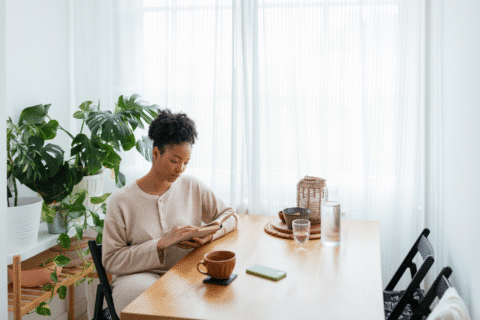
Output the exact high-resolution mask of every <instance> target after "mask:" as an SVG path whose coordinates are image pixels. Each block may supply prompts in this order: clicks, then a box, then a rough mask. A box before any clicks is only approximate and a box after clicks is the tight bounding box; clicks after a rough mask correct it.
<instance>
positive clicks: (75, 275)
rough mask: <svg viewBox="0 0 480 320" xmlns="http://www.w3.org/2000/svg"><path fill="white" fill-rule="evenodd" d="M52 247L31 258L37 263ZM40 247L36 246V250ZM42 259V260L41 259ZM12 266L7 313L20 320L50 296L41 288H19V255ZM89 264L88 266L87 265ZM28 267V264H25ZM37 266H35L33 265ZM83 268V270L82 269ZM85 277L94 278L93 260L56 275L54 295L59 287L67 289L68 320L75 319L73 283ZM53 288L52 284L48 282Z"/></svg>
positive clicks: (83, 245)
mask: <svg viewBox="0 0 480 320" xmlns="http://www.w3.org/2000/svg"><path fill="white" fill-rule="evenodd" d="M51 236H54V240H55V242H53V245H55V244H56V239H57V238H58V235H51ZM89 239H90V238H85V239H84V240H82V242H81V243H80V246H81V247H85V246H88V244H87V243H86V242H87V241H88V240H89ZM53 245H50V246H49V247H48V248H47V250H45V251H43V252H40V253H39V256H37V257H33V258H32V259H33V261H36V260H37V262H38V259H39V257H41V255H40V254H42V253H44V252H50V253H53V254H55V253H54V251H55V250H54V249H55V248H51V247H52V246H53ZM39 247H41V246H37V247H36V248H37V249H38V248H39ZM32 259H31V260H32ZM42 259H43V258H42ZM12 260H13V261H12V262H13V263H12V264H13V270H14V279H13V282H12V283H10V284H9V285H8V311H11V312H13V316H14V320H20V319H21V318H22V316H24V315H26V314H27V313H29V312H31V311H33V310H34V309H35V308H36V307H37V306H38V305H39V304H40V303H42V302H45V301H48V300H49V299H50V297H51V295H52V292H51V291H46V292H45V291H42V287H35V288H26V287H25V288H24V287H21V286H20V283H21V269H22V268H21V266H22V257H21V256H20V255H19V254H16V255H14V256H13V257H12ZM88 264H89V265H88ZM27 265H28V262H27ZM35 265H37V264H35ZM84 267H85V269H84ZM86 276H93V277H96V276H97V275H96V271H95V269H94V263H93V260H92V259H91V258H90V259H87V262H84V264H81V265H78V266H75V267H64V268H63V269H62V272H61V273H59V274H58V280H59V282H58V283H57V285H56V287H55V288H54V294H57V290H58V288H59V287H60V286H62V285H63V286H66V287H67V288H68V301H69V306H68V319H69V320H74V319H75V283H76V282H77V281H79V280H81V279H82V278H84V277H86ZM50 284H51V285H52V286H53V285H54V282H53V281H52V282H50Z"/></svg>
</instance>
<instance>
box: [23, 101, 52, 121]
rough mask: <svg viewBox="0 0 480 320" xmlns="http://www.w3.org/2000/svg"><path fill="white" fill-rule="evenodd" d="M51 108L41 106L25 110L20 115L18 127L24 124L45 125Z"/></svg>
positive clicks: (46, 105)
mask: <svg viewBox="0 0 480 320" xmlns="http://www.w3.org/2000/svg"><path fill="white" fill-rule="evenodd" d="M50 106H51V104H45V105H43V104H39V105H36V106H32V107H28V108H25V109H23V110H22V112H21V113H20V118H19V119H18V125H19V126H21V125H22V124H24V123H34V124H40V123H44V122H45V117H46V116H47V114H48V109H50Z"/></svg>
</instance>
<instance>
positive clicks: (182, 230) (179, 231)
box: [157, 226, 198, 250]
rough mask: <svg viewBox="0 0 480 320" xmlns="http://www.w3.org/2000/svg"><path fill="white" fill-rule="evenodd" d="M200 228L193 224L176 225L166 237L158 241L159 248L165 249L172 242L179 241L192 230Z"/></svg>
mask: <svg viewBox="0 0 480 320" xmlns="http://www.w3.org/2000/svg"><path fill="white" fill-rule="evenodd" d="M197 229H198V228H197V227H193V226H186V227H176V228H174V229H173V230H172V231H171V232H170V233H169V234H168V235H167V236H166V237H164V238H161V239H159V240H158V242H157V249H158V250H161V249H165V248H166V247H167V246H168V245H170V244H171V243H174V242H177V241H178V240H181V239H183V238H185V237H188V236H189V235H190V234H192V232H194V231H196V230H197Z"/></svg>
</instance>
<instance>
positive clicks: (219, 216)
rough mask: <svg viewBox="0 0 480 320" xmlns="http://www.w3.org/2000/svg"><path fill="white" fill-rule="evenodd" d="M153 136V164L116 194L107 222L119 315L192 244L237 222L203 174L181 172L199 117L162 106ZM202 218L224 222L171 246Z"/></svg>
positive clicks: (106, 259)
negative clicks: (195, 119) (203, 234)
mask: <svg viewBox="0 0 480 320" xmlns="http://www.w3.org/2000/svg"><path fill="white" fill-rule="evenodd" d="M148 136H149V138H150V139H152V140H153V154H152V167H151V169H150V171H149V172H148V173H147V175H145V176H144V177H142V178H140V179H138V180H136V181H134V182H131V183H129V184H127V185H126V186H124V187H123V188H121V189H120V190H118V191H117V192H115V193H114V194H113V195H112V196H111V200H110V203H109V205H108V209H107V214H106V218H105V224H104V231H103V241H102V242H103V256H102V261H103V265H104V266H105V269H106V271H107V272H108V273H110V274H112V275H114V277H113V281H112V283H111V285H112V288H113V300H114V304H115V309H116V311H117V313H118V315H119V316H120V313H121V311H122V310H123V309H124V308H125V307H126V306H127V305H128V304H129V303H130V302H132V301H133V300H134V299H135V298H136V297H138V296H139V295H140V294H141V293H142V292H143V291H145V290H146V289H147V288H148V287H150V286H151V285H152V284H153V283H154V282H155V281H156V280H158V278H159V277H160V276H161V275H162V274H163V273H165V272H166V271H168V269H170V268H171V267H172V266H173V265H174V264H175V263H177V262H178V261H179V260H180V259H182V258H183V257H184V256H185V255H186V254H187V253H188V252H189V251H190V250H191V249H192V248H196V247H198V246H201V245H204V244H206V243H208V242H211V241H213V240H215V239H217V238H219V237H221V236H223V235H225V234H227V233H229V232H231V231H233V230H234V229H235V228H236V227H237V217H236V215H235V213H234V211H233V209H232V208H231V207H229V206H227V205H225V204H224V203H223V202H222V200H221V199H219V198H217V197H216V196H215V194H214V193H213V192H212V190H210V188H208V187H207V186H206V185H205V184H204V183H202V182H201V181H199V180H198V179H196V178H194V177H193V176H190V175H182V173H183V172H184V171H185V168H186V166H187V164H188V161H189V160H190V156H191V153H192V145H193V144H194V143H195V138H196V137H197V132H196V129H195V123H194V122H193V121H192V120H191V119H189V118H188V117H187V116H186V115H185V114H180V113H177V114H172V113H171V112H170V110H168V109H167V110H164V111H159V114H158V117H157V118H156V119H155V120H154V121H153V122H152V123H151V125H150V128H149V131H148ZM202 222H203V223H206V224H218V225H221V228H220V229H219V230H218V231H217V232H216V233H214V234H213V235H209V236H206V237H204V238H203V239H199V238H194V239H193V241H184V242H182V243H181V246H170V247H166V244H167V243H172V242H176V241H177V240H178V239H182V238H183V237H184V236H185V235H188V233H190V232H191V231H192V227H197V226H200V225H201V223H202ZM159 299H161V297H159Z"/></svg>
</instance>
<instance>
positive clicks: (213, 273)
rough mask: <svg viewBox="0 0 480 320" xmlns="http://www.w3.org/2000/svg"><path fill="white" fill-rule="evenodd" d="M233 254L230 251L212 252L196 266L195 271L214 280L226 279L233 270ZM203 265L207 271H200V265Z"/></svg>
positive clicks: (234, 259) (234, 258)
mask: <svg viewBox="0 0 480 320" xmlns="http://www.w3.org/2000/svg"><path fill="white" fill-rule="evenodd" d="M235 262H236V257H235V252H232V251H212V252H209V253H207V254H206V255H205V257H204V260H202V261H200V262H199V263H198V264H197V270H198V272H200V273H203V274H206V275H208V276H210V277H212V278H214V279H222V280H223V279H228V278H229V277H230V275H231V274H232V272H233V268H235ZM202 264H203V265H204V266H205V267H206V268H207V271H206V272H205V271H202V270H200V265H202Z"/></svg>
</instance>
